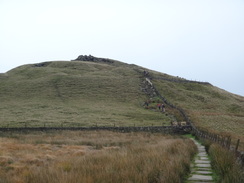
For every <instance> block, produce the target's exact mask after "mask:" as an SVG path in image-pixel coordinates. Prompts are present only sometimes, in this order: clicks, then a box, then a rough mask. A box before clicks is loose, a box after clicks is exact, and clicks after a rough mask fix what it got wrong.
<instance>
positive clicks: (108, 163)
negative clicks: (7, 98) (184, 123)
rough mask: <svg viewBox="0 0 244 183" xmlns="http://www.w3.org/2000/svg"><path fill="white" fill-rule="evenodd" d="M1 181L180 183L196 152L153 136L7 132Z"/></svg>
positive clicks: (184, 141) (0, 157)
mask: <svg viewBox="0 0 244 183" xmlns="http://www.w3.org/2000/svg"><path fill="white" fill-rule="evenodd" d="M0 144H1V146H0V147H1V154H0V177H1V181H2V182H4V181H6V182H35V183H41V182H45V183H48V182H50V183H51V182H52V183H55V182H58V183H62V182H70V183H72V182H74V183H77V182H86V183H89V182H170V183H171V182H172V183H174V182H175V183H176V182H177V183H178V182H182V181H183V179H184V176H185V175H187V173H188V172H189V169H190V162H191V159H192V158H193V156H194V153H196V151H197V149H196V146H195V145H194V143H193V142H192V141H191V140H189V139H183V138H178V137H172V136H164V135H162V134H151V133H116V132H108V131H97V132H68V131H65V132H64V131H63V132H45V133H44V132H43V133H26V134H24V133H12V134H11V133H9V134H8V135H7V134H6V135H5V137H1V138H0Z"/></svg>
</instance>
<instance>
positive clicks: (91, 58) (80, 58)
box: [75, 55, 114, 63]
mask: <svg viewBox="0 0 244 183" xmlns="http://www.w3.org/2000/svg"><path fill="white" fill-rule="evenodd" d="M75 61H90V62H106V63H114V61H112V60H110V59H108V58H98V57H94V56H92V55H80V56H78V58H77V59H75Z"/></svg>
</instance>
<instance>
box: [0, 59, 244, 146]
mask: <svg viewBox="0 0 244 183" xmlns="http://www.w3.org/2000/svg"><path fill="white" fill-rule="evenodd" d="M143 70H144V69H143V68H141V67H139V66H136V65H129V64H125V63H122V62H118V61H114V62H113V63H106V62H88V61H57V62H45V63H40V64H32V65H24V66H21V67H18V68H15V69H13V70H11V71H9V72H7V73H4V74H0V101H1V103H0V112H1V116H0V125H1V126H7V125H10V126H23V124H24V123H27V125H28V126H43V125H44V123H45V125H46V126H60V125H64V126H65V125H69V124H71V123H77V125H81V126H91V125H96V124H97V125H117V126H122V125H123V126H124V125H134V124H135V125H152V124H154V125H161V124H162V123H165V124H169V122H170V121H171V120H172V118H171V117H170V116H171V115H168V114H170V113H174V114H176V113H175V111H172V110H171V109H169V108H168V109H167V106H166V111H167V114H162V113H160V112H159V111H157V110H154V109H153V110H151V109H149V110H146V109H145V108H144V107H143V106H142V104H143V103H144V102H145V101H146V100H148V99H149V97H148V96H147V95H146V94H145V93H144V92H143V91H142V81H145V77H144V76H143ZM138 71H139V72H138ZM149 73H150V77H152V80H151V81H152V83H153V85H154V86H155V87H156V88H157V89H158V91H159V92H160V93H161V95H162V96H164V97H165V98H166V99H167V100H168V101H169V102H170V103H172V104H174V105H176V106H178V107H181V108H183V109H184V110H185V111H186V112H187V114H188V115H189V116H190V118H191V120H192V121H193V122H194V124H195V125H196V126H198V127H201V128H205V129H208V130H210V131H214V132H217V133H222V134H227V135H231V136H233V137H234V138H240V139H241V141H242V142H244V130H243V129H244V97H242V96H238V95H234V94H231V93H229V92H226V91H224V90H221V89H219V88H217V87H214V86H212V85H210V84H206V83H205V84H203V83H202V84H199V83H189V82H185V81H186V80H184V79H181V78H178V77H173V76H169V75H167V74H163V73H159V72H155V71H149ZM176 81H177V82H176ZM150 105H153V106H154V107H155V106H156V104H150Z"/></svg>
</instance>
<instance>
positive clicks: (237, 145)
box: [235, 139, 240, 152]
mask: <svg viewBox="0 0 244 183" xmlns="http://www.w3.org/2000/svg"><path fill="white" fill-rule="evenodd" d="M239 144H240V139H238V140H237V143H236V148H235V152H237V150H238V147H239Z"/></svg>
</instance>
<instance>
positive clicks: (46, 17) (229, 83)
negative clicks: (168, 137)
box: [0, 0, 244, 96]
mask: <svg viewBox="0 0 244 183" xmlns="http://www.w3.org/2000/svg"><path fill="white" fill-rule="evenodd" d="M81 54H84V55H89V54H91V55H94V56H97V57H105V58H112V59H117V60H120V61H123V62H126V63H132V64H137V65H140V66H143V67H147V68H149V69H153V70H157V71H160V72H163V73H167V74H171V75H174V76H180V77H184V78H186V79H192V80H198V81H208V82H210V83H212V84H213V85H215V86H217V87H219V88H222V89H225V90H227V91H229V92H232V93H236V94H239V95H242V96H244V84H243V83H244V82H243V80H244V72H243V68H244V1H243V0H117V1H115V0H100V1H99V0H67V1H64V0H21V1H20V0H0V63H1V65H0V72H6V71H8V70H10V69H12V68H15V67H17V66H19V65H23V64H28V63H36V62H42V61H47V60H71V59H74V58H76V57H77V56H78V55H81Z"/></svg>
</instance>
